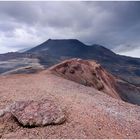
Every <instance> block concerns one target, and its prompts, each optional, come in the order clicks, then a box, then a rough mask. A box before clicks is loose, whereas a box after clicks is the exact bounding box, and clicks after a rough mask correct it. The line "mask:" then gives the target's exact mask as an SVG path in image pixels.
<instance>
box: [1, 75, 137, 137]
mask: <svg viewBox="0 0 140 140" xmlns="http://www.w3.org/2000/svg"><path fill="white" fill-rule="evenodd" d="M41 99H51V100H53V101H55V102H57V103H58V104H59V105H60V106H61V108H62V109H63V110H64V112H65V115H66V122H65V123H63V124H61V125H49V126H45V127H35V128H25V127H22V126H21V125H20V124H19V123H18V122H17V121H16V120H14V119H11V118H10V115H9V114H6V115H5V116H3V117H1V118H0V137H1V138H14V139H15V138H51V139H53V138H134V139H135V138H140V107H139V106H137V105H132V104H129V103H126V102H123V101H121V100H117V99H114V98H112V97H110V96H108V95H106V94H104V93H103V92H99V91H97V90H96V89H94V88H90V87H85V86H83V85H80V84H77V83H75V82H72V81H69V80H66V79H63V78H61V77H57V76H55V75H52V74H49V73H48V72H42V73H39V74H30V75H26V74H23V75H11V76H1V77H0V109H3V108H5V107H6V106H8V105H10V104H11V103H12V102H13V101H19V100H41Z"/></svg>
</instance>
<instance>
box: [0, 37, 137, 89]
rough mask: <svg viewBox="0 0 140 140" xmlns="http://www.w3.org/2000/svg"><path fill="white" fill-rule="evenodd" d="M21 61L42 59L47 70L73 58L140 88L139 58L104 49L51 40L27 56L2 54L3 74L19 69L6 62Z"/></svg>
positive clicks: (73, 42)
mask: <svg viewBox="0 0 140 140" xmlns="http://www.w3.org/2000/svg"><path fill="white" fill-rule="evenodd" d="M21 58H28V59H30V60H31V59H38V62H39V64H41V65H43V67H45V68H48V67H50V66H52V65H54V64H57V63H59V62H61V61H63V60H66V59H70V58H81V59H90V60H96V61H97V62H98V63H100V64H101V65H102V66H103V67H104V68H105V69H107V70H108V71H109V72H110V73H112V74H113V75H115V76H118V77H120V78H121V79H123V80H125V81H127V82H129V83H132V84H134V85H136V86H140V59H139V58H131V57H126V56H121V55H117V54H115V53H114V52H112V51H111V50H109V49H107V48H105V47H103V46H101V45H97V44H94V45H86V44H84V43H82V42H80V41H79V40H76V39H59V40H58V39H55V40H54V39H49V40H47V41H45V42H43V43H42V44H40V45H38V46H36V47H34V48H32V49H30V50H28V51H25V52H23V53H19V52H16V53H7V54H1V55H0V68H1V69H0V73H3V72H7V71H9V70H13V69H15V65H14V66H13V65H12V64H11V63H10V65H8V66H7V65H3V61H5V62H6V63H7V61H9V60H10V61H11V60H12V59H16V60H17V61H18V62H21V61H20V59H21ZM4 64H5V63H4ZM20 66H30V64H27V63H25V62H24V63H23V64H21V63H20V65H17V66H16V68H19V67H20Z"/></svg>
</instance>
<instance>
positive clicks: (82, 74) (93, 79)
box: [49, 58, 120, 99]
mask: <svg viewBox="0 0 140 140" xmlns="http://www.w3.org/2000/svg"><path fill="white" fill-rule="evenodd" d="M49 70H50V71H51V72H52V73H53V74H56V75H58V76H61V77H64V78H66V79H68V80H72V81H75V82H77V83H79V84H82V85H85V86H89V87H94V88H95V89H97V90H99V91H103V92H105V93H106V94H108V95H110V96H112V97H114V98H118V99H120V97H119V94H118V93H117V91H116V89H115V78H114V77H113V75H111V74H110V73H108V72H107V71H106V70H105V69H103V68H102V67H101V65H100V64H97V63H96V62H95V61H89V60H82V59H76V58H74V59H70V60H66V61H64V62H62V63H60V64H57V65H55V66H53V67H51V68H50V69H49Z"/></svg>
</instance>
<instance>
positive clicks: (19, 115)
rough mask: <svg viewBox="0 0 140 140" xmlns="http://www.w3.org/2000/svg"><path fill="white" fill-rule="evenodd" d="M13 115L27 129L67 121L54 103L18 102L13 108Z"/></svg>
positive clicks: (48, 101)
mask: <svg viewBox="0 0 140 140" xmlns="http://www.w3.org/2000/svg"><path fill="white" fill-rule="evenodd" d="M11 113H12V115H13V116H14V117H15V118H16V119H17V120H18V122H19V123H20V124H22V125H23V126H27V127H34V126H45V125H49V124H61V123H63V122H64V121H65V115H64V113H63V111H62V110H61V109H60V108H59V107H58V106H57V105H56V104H55V103H54V102H52V101H50V100H45V101H40V102H38V101H16V102H15V103H14V104H13V105H12V106H11Z"/></svg>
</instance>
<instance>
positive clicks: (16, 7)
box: [0, 2, 140, 57]
mask: <svg viewBox="0 0 140 140" xmlns="http://www.w3.org/2000/svg"><path fill="white" fill-rule="evenodd" d="M139 13H140V2H0V17H1V20H0V53H3V52H7V51H16V50H20V49H23V48H27V47H34V46H36V45H37V44H39V43H42V42H43V41H45V40H47V39H48V38H52V39H53V38H54V39H60V38H76V39H79V40H81V41H82V42H84V43H86V44H94V43H96V44H101V45H104V46H105V47H108V48H109V49H112V50H114V51H115V52H118V53H121V54H125V53H127V54H129V55H131V56H136V55H137V54H136V52H137V51H136V50H138V51H139V54H140V45H139V44H140V16H139ZM132 50H133V51H132ZM134 50H135V51H134ZM128 52H131V54H130V53H128ZM137 57H140V56H138V55H137Z"/></svg>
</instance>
